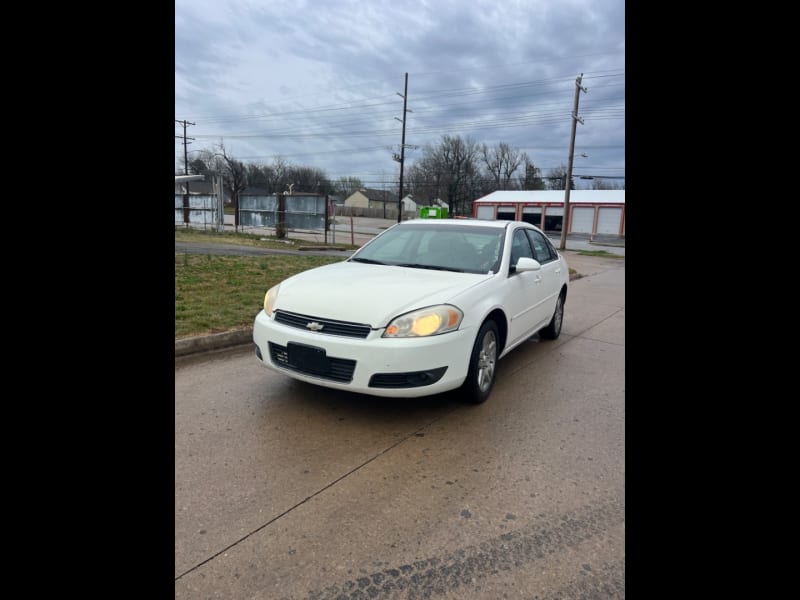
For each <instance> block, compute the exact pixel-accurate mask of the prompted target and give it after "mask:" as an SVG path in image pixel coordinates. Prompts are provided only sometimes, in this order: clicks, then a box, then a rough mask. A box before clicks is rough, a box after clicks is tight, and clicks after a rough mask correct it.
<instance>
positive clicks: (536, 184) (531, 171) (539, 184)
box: [517, 156, 546, 190]
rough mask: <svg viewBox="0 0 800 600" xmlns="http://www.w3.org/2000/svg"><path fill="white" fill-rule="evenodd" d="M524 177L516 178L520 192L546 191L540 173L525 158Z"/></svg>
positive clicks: (530, 161) (539, 170)
mask: <svg viewBox="0 0 800 600" xmlns="http://www.w3.org/2000/svg"><path fill="white" fill-rule="evenodd" d="M524 173H525V174H524V175H521V176H520V177H518V178H517V185H518V186H519V189H521V190H544V189H546V187H545V183H544V180H543V179H542V171H541V169H539V168H538V167H536V166H535V165H534V164H533V161H532V160H530V159H529V158H528V157H527V156H526V157H525V166H524Z"/></svg>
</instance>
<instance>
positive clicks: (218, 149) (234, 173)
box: [213, 143, 247, 231]
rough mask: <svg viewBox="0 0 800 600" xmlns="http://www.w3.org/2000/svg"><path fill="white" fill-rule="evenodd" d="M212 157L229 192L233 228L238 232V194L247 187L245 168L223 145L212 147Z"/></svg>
mask: <svg viewBox="0 0 800 600" xmlns="http://www.w3.org/2000/svg"><path fill="white" fill-rule="evenodd" d="M214 150H215V152H214V155H213V156H214V157H215V158H217V159H218V161H217V166H218V167H219V169H218V172H219V173H220V174H221V175H222V180H223V182H224V184H225V185H226V186H227V187H228V189H229V190H230V191H231V199H232V200H233V211H234V227H235V229H236V231H238V230H239V192H241V191H242V190H243V189H244V188H246V187H247V168H246V167H245V165H244V163H243V162H242V161H240V160H236V159H235V158H233V156H231V155H230V154H229V153H228V151H227V149H226V148H225V145H224V144H222V143H220V144H218V145H217V146H215V147H214Z"/></svg>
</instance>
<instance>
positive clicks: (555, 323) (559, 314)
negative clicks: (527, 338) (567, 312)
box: [539, 293, 564, 340]
mask: <svg viewBox="0 0 800 600" xmlns="http://www.w3.org/2000/svg"><path fill="white" fill-rule="evenodd" d="M563 323H564V294H563V293H562V294H559V295H558V300H556V310H555V311H554V312H553V318H552V319H550V323H548V325H547V327H545V328H544V329H542V330H541V331H539V337H541V338H544V339H546V340H554V339H556V338H558V336H559V335H561V325H562V324H563Z"/></svg>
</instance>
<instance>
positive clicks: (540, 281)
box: [533, 275, 542, 283]
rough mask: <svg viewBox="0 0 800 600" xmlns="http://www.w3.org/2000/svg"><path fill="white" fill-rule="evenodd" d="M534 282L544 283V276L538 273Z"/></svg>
mask: <svg viewBox="0 0 800 600" xmlns="http://www.w3.org/2000/svg"><path fill="white" fill-rule="evenodd" d="M533 283H542V276H541V275H537V276H536V277H534V279H533Z"/></svg>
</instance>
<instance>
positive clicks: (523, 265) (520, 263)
mask: <svg viewBox="0 0 800 600" xmlns="http://www.w3.org/2000/svg"><path fill="white" fill-rule="evenodd" d="M541 268H542V265H541V264H540V263H539V261H538V260H534V259H532V258H528V257H526V256H523V257H522V258H520V259H519V260H517V264H516V268H515V269H514V270H515V271H516V272H517V273H522V272H524V271H538V270H539V269H541Z"/></svg>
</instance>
